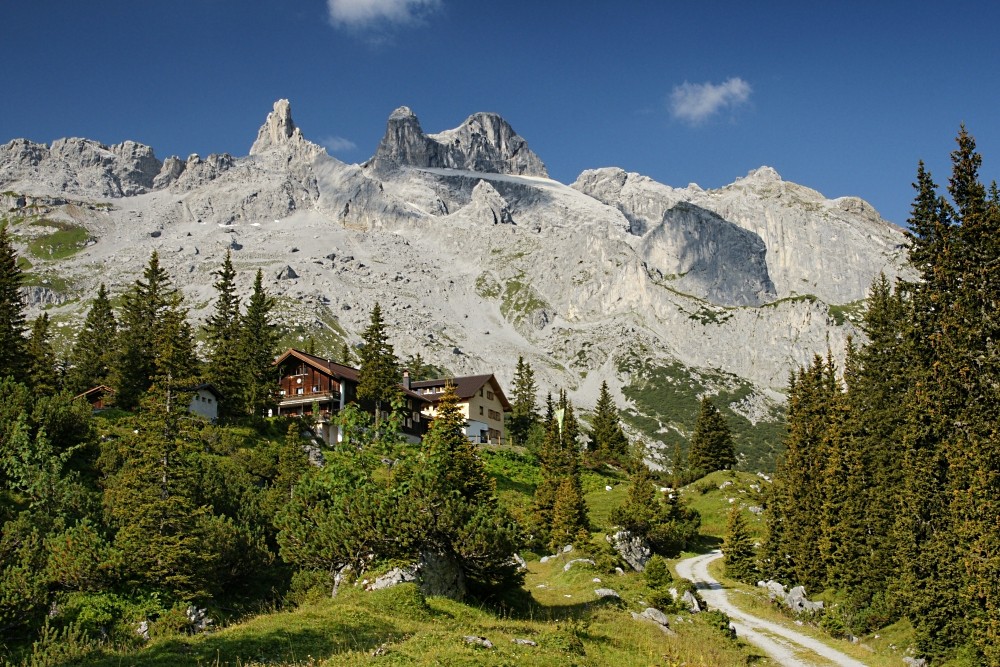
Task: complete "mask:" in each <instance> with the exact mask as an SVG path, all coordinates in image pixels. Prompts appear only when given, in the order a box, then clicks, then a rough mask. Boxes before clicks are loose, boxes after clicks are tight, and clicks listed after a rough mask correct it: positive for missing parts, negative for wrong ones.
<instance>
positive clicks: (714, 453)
mask: <svg viewBox="0 0 1000 667" xmlns="http://www.w3.org/2000/svg"><path fill="white" fill-rule="evenodd" d="M734 465H736V451H735V449H734V445H733V435H732V432H731V431H730V430H729V425H728V424H726V420H725V418H724V417H723V416H722V413H720V412H719V410H718V408H716V407H715V405H714V404H713V403H712V400H711V399H710V398H708V397H707V396H706V397H705V398H703V399H701V410H700V411H699V413H698V420H697V421H696V422H695V426H694V435H692V436H691V447H690V450H689V451H688V468H689V469H691V470H699V471H701V474H703V475H704V474H708V473H710V472H713V471H715V470H725V469H727V468H732V467H733V466H734Z"/></svg>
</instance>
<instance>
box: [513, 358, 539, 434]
mask: <svg viewBox="0 0 1000 667" xmlns="http://www.w3.org/2000/svg"><path fill="white" fill-rule="evenodd" d="M537 392H538V387H537V385H536V384H535V372H534V371H533V370H532V368H531V365H530V364H528V362H526V361H525V360H524V357H522V356H518V357H517V368H516V369H515V371H514V386H513V391H512V393H511V398H512V399H513V400H512V401H511V413H510V417H509V418H508V420H507V439H508V440H509V442H510V444H513V445H520V446H524V445H525V444H526V443H527V442H528V435H529V434H530V433H531V429H532V428H533V427H534V426H535V424H537V423H538V412H537V406H536V403H537V399H536V398H535V395H536V394H537Z"/></svg>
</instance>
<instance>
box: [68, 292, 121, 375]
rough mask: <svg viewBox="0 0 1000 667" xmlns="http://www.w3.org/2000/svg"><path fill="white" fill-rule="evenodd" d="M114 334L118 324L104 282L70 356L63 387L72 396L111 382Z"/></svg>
mask: <svg viewBox="0 0 1000 667" xmlns="http://www.w3.org/2000/svg"><path fill="white" fill-rule="evenodd" d="M117 333H118V322H117V321H116V320H115V314H114V311H113V310H112V309H111V301H110V300H109V299H108V290H107V289H106V288H105V287H104V283H101V286H100V288H98V290H97V297H96V298H95V299H94V303H93V304H92V305H91V306H90V310H89V311H88V312H87V317H86V319H84V321H83V328H82V329H81V330H80V333H79V334H77V337H76V343H75V344H74V345H73V351H72V353H71V354H70V368H69V373H68V375H67V378H66V388H67V389H68V390H69V391H70V392H71V393H72V394H74V395H76V394H80V393H83V392H84V391H86V390H88V389H90V388H91V387H96V386H98V385H107V384H109V383H110V382H111V380H110V377H111V369H112V366H113V365H114V363H115V354H116V348H115V346H116V344H117Z"/></svg>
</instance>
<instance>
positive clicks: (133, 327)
mask: <svg viewBox="0 0 1000 667" xmlns="http://www.w3.org/2000/svg"><path fill="white" fill-rule="evenodd" d="M142 275H143V277H142V279H140V280H136V281H135V284H134V285H133V286H132V287H131V288H130V289H129V290H128V291H127V292H126V293H125V299H124V301H125V302H124V304H123V306H122V312H121V322H120V325H121V328H120V331H119V335H118V341H119V345H118V354H117V358H116V359H115V367H114V372H113V373H112V378H113V381H114V385H113V386H114V388H115V391H116V394H115V402H116V404H117V405H118V406H119V407H121V408H124V409H126V410H132V409H135V408H136V407H138V406H139V401H140V399H141V398H142V395H143V394H144V393H146V391H147V390H148V389H149V387H150V386H151V385H152V384H153V376H154V375H155V374H156V348H157V336H158V332H159V331H160V329H161V327H162V324H163V318H164V314H165V313H166V311H167V309H168V307H169V306H170V303H171V298H172V296H173V294H174V293H175V292H176V290H175V289H174V288H173V287H172V285H171V280H170V276H169V275H168V274H167V272H166V270H165V269H164V268H163V267H161V266H160V257H159V255H158V254H157V252H156V251H155V250H154V251H153V252H152V254H151V255H150V257H149V264H148V265H147V266H146V268H145V270H144V271H143V274H142Z"/></svg>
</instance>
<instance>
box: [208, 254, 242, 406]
mask: <svg viewBox="0 0 1000 667" xmlns="http://www.w3.org/2000/svg"><path fill="white" fill-rule="evenodd" d="M214 275H215V276H216V277H217V278H218V280H217V281H216V282H215V285H214V287H215V291H216V292H217V293H218V297H217V298H216V301H215V310H214V311H213V312H212V314H211V315H209V317H208V320H207V321H206V323H205V334H206V338H207V344H208V345H207V348H208V363H207V364H206V367H205V379H206V380H207V381H208V382H210V383H211V384H212V385H213V386H214V387H215V388H216V389H218V390H219V392H220V393H221V394H222V399H221V400H220V401H219V414H220V416H229V415H232V414H234V413H235V412H236V406H237V405H238V404H239V398H238V394H239V393H240V387H241V384H242V383H241V380H242V367H241V359H240V357H239V341H240V328H241V327H240V325H241V316H240V299H239V296H238V295H237V294H236V270H235V269H233V261H232V256H231V253H230V251H228V250H227V251H226V259H225V260H224V261H223V262H222V268H221V269H219V271H217V272H216V273H215V274H214Z"/></svg>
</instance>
